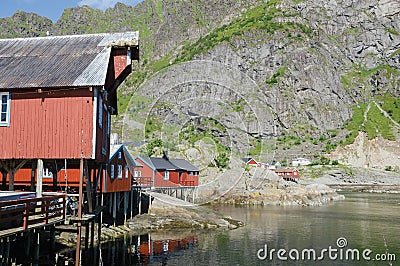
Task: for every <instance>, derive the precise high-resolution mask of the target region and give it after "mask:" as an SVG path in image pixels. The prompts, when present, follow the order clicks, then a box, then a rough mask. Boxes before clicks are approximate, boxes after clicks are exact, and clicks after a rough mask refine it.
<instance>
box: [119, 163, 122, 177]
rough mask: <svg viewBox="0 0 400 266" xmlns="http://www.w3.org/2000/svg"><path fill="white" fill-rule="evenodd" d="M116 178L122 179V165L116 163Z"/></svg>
mask: <svg viewBox="0 0 400 266" xmlns="http://www.w3.org/2000/svg"><path fill="white" fill-rule="evenodd" d="M118 179H122V165H121V164H119V165H118Z"/></svg>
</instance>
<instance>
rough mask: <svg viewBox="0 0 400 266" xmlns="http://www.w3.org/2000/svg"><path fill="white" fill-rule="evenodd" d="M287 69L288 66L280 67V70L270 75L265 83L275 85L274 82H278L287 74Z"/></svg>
mask: <svg viewBox="0 0 400 266" xmlns="http://www.w3.org/2000/svg"><path fill="white" fill-rule="evenodd" d="M287 69H288V68H287V67H281V68H279V69H278V71H276V72H275V73H274V74H273V75H272V77H270V78H269V79H267V80H266V81H265V83H267V84H268V85H274V84H276V83H278V82H279V79H280V78H281V77H283V76H284V75H285V71H286V70H287Z"/></svg>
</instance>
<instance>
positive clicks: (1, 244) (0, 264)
mask: <svg viewBox="0 0 400 266" xmlns="http://www.w3.org/2000/svg"><path fill="white" fill-rule="evenodd" d="M0 256H1V257H2V258H4V242H3V238H1V239H0ZM0 266H3V259H1V260H0Z"/></svg>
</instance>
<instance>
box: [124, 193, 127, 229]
mask: <svg viewBox="0 0 400 266" xmlns="http://www.w3.org/2000/svg"><path fill="white" fill-rule="evenodd" d="M127 214H128V192H124V224H126V215H127Z"/></svg>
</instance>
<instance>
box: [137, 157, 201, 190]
mask: <svg viewBox="0 0 400 266" xmlns="http://www.w3.org/2000/svg"><path fill="white" fill-rule="evenodd" d="M135 161H136V162H137V163H140V164H141V165H143V168H142V169H141V171H140V173H139V172H137V173H136V175H135V174H134V178H135V177H136V179H137V180H140V181H139V183H140V184H141V185H147V186H151V187H154V188H160V187H176V186H184V187H197V186H198V185H199V169H198V168H197V167H196V166H194V165H193V164H191V163H190V162H188V161H186V160H184V159H170V158H168V156H164V157H162V158H157V157H148V156H137V157H135ZM138 177H140V178H138Z"/></svg>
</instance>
